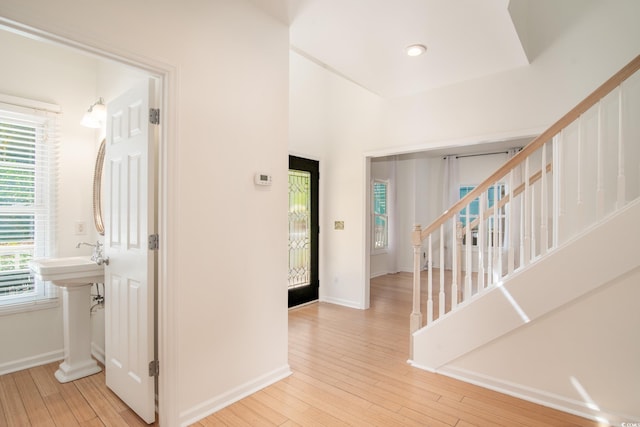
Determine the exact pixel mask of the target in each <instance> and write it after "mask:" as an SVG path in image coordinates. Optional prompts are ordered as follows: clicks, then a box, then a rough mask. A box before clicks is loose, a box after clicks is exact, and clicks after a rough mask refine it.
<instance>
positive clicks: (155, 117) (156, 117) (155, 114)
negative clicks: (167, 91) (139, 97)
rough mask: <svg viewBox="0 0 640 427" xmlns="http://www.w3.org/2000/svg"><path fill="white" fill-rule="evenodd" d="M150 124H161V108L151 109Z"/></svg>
mask: <svg viewBox="0 0 640 427" xmlns="http://www.w3.org/2000/svg"><path fill="white" fill-rule="evenodd" d="M149 123H151V124H152V125H159V124H160V109H159V108H149Z"/></svg>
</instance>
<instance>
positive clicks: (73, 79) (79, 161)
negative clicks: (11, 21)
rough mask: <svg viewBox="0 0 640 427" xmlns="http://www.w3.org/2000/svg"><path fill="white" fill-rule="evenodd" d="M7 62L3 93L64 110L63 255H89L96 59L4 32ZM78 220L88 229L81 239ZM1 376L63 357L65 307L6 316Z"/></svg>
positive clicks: (0, 328)
mask: <svg viewBox="0 0 640 427" xmlns="http://www.w3.org/2000/svg"><path fill="white" fill-rule="evenodd" d="M0 54H1V56H2V58H3V65H2V79H0V92H1V93H3V94H7V95H12V96H18V97H23V98H29V99H34V100H38V101H43V102H47V103H51V104H56V105H59V106H60V107H61V109H62V119H61V123H62V127H61V135H62V138H61V145H60V153H59V154H60V156H59V181H58V218H57V230H56V235H57V241H56V249H55V250H56V253H55V254H54V255H57V256H72V255H80V254H88V253H90V250H89V249H87V248H86V247H84V248H82V249H76V247H75V246H76V244H77V242H78V241H81V240H82V241H94V240H95V238H96V234H95V232H94V231H93V216H92V212H91V194H92V193H91V191H92V190H91V183H92V178H93V165H94V158H95V153H96V147H95V145H94V138H95V132H94V131H93V130H91V129H87V128H83V127H82V126H80V119H81V118H82V115H83V114H84V112H85V111H86V110H87V108H88V106H89V105H91V104H92V103H93V102H94V101H95V99H96V98H95V86H96V66H97V62H96V60H95V59H94V58H88V57H86V56H81V55H77V54H76V53H74V52H72V51H70V50H69V49H66V48H61V47H57V46H54V45H45V44H43V43H41V42H37V41H34V40H30V39H27V38H24V37H21V36H17V35H15V34H11V33H8V32H4V31H0ZM76 221H82V222H84V223H85V224H86V226H87V234H86V235H76V234H75V233H74V226H75V223H76ZM0 337H2V345H1V346H0V372H2V371H10V370H15V369H20V368H23V367H24V366H26V365H29V364H32V363H36V364H37V363H41V362H43V361H48V360H57V359H60V358H62V356H63V338H62V307H61V306H60V305H59V306H58V307H56V308H52V309H46V310H37V311H30V312H25V313H19V314H12V315H1V314H0Z"/></svg>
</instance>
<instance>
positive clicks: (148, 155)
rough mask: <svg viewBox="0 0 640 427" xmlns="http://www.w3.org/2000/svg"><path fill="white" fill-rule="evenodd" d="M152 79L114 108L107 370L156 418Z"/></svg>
mask: <svg viewBox="0 0 640 427" xmlns="http://www.w3.org/2000/svg"><path fill="white" fill-rule="evenodd" d="M153 93H154V92H153V81H152V80H149V81H144V82H143V83H141V84H139V85H137V86H136V87H134V88H132V89H130V90H129V91H128V92H126V93H125V94H123V95H121V96H120V97H118V98H117V99H115V100H114V101H112V102H110V103H109V104H108V105H107V143H106V147H105V165H104V171H105V193H104V194H105V198H104V209H105V212H104V219H105V236H104V237H105V252H106V255H107V256H108V257H109V265H108V266H107V267H106V268H105V371H106V378H107V386H108V387H109V388H110V389H111V390H113V391H114V392H115V393H116V394H117V395H118V396H119V397H120V398H121V399H122V400H123V401H124V402H125V403H126V404H127V405H128V406H129V407H130V408H131V409H133V411H135V412H136V413H137V414H138V415H139V416H140V417H141V418H142V419H144V420H145V421H146V422H148V423H152V422H154V421H155V377H154V376H152V375H151V373H150V369H149V363H150V362H151V361H153V360H155V357H154V326H155V325H154V313H155V305H154V270H155V265H154V253H153V252H152V251H151V250H150V249H149V244H148V239H149V235H150V234H152V233H153V230H154V229H155V228H154V227H155V222H154V183H155V176H154V172H155V169H154V162H153V159H154V155H153V153H154V151H153V147H154V138H155V134H156V132H155V130H154V126H155V125H152V124H150V123H149V107H150V106H152V105H153V103H152V102H153Z"/></svg>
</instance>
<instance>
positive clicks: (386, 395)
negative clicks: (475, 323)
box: [0, 273, 598, 427]
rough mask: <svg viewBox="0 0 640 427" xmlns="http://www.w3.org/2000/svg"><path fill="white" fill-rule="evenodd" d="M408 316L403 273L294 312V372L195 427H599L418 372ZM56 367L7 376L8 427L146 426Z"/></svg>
mask: <svg viewBox="0 0 640 427" xmlns="http://www.w3.org/2000/svg"><path fill="white" fill-rule="evenodd" d="M425 283H426V282H425ZM410 311H411V275H410V274H404V273H400V274H395V275H388V276H383V277H379V278H376V279H374V280H373V281H372V284H371V309H370V310H364V311H363V310H355V309H349V308H345V307H340V306H336V305H332V304H325V303H316V304H311V305H308V306H305V307H301V308H298V309H294V310H291V311H290V314H289V363H290V365H291V369H292V371H293V375H291V376H290V377H288V378H286V379H284V380H282V381H280V382H278V383H276V384H274V385H272V386H270V387H267V388H265V389H263V390H261V391H259V392H257V393H255V394H253V395H251V396H249V397H247V398H245V399H242V400H240V401H239V402H236V403H235V404H233V405H231V406H228V407H227V408H225V409H223V410H221V411H218V412H217V413H215V414H212V415H211V416H209V417H207V418H206V419H203V420H201V421H200V422H198V423H196V424H194V426H195V427H203V426H342V425H354V426H385V427H386V426H456V427H471V426H509V427H511V426H568V427H571V426H588V427H591V426H593V427H595V426H598V424H597V423H594V422H592V421H589V420H585V419H583V418H579V417H576V416H573V415H570V414H565V413H562V412H559V411H555V410H553V409H549V408H545V407H542V406H538V405H535V404H532V403H528V402H525V401H522V400H519V399H515V398H512V397H509V396H506V395H502V394H499V393H495V392H492V391H488V390H485V389H483V388H480V387H476V386H473V385H469V384H466V383H463V382H459V381H456V380H453V379H450V378H447V377H443V376H440V375H437V374H431V373H429V372H425V371H421V370H419V369H416V368H412V367H410V366H409V365H408V364H407V363H406V361H407V357H408V348H409V313H410ZM57 365H58V363H52V364H49V365H45V366H39V367H36V368H32V369H29V370H25V371H21V372H15V373H13V374H9V375H4V376H0V427H4V426H64V427H67V426H144V425H146V424H145V423H144V422H143V421H142V420H140V419H139V418H138V417H137V416H136V415H135V414H134V413H133V412H132V411H131V410H130V409H129V408H127V407H126V406H125V405H124V404H123V403H122V402H121V401H120V400H119V399H118V398H117V397H116V396H115V395H114V394H113V393H112V392H111V391H110V390H109V389H107V388H106V386H105V382H104V373H100V374H96V375H93V376H91V377H87V378H83V379H80V380H77V381H74V382H71V383H67V384H60V383H58V382H57V381H56V380H55V378H54V377H53V373H54V371H55V370H56V369H57Z"/></svg>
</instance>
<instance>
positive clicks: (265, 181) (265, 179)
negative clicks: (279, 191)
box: [253, 173, 271, 185]
mask: <svg viewBox="0 0 640 427" xmlns="http://www.w3.org/2000/svg"><path fill="white" fill-rule="evenodd" d="M253 181H254V182H255V183H256V185H271V175H267V174H264V173H257V174H256V176H255V177H254V179H253Z"/></svg>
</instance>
